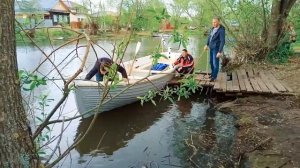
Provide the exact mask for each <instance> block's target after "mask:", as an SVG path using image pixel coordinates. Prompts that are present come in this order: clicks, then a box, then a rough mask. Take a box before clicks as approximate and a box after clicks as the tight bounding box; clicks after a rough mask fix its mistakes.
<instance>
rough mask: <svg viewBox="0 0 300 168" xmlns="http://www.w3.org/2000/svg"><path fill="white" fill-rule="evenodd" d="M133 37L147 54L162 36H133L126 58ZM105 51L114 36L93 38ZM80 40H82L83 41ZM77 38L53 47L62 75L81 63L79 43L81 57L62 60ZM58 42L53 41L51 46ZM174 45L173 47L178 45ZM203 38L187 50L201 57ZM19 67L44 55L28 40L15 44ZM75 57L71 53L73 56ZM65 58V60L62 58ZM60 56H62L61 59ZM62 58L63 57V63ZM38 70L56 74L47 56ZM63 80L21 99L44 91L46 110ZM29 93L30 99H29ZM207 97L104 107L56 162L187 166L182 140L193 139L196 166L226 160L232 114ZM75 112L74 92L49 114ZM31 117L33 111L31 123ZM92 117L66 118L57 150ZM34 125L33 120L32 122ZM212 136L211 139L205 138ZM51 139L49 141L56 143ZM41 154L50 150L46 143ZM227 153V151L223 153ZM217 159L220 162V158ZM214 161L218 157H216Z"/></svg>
mask: <svg viewBox="0 0 300 168" xmlns="http://www.w3.org/2000/svg"><path fill="white" fill-rule="evenodd" d="M137 41H141V42H142V47H141V49H140V51H139V54H138V57H141V56H144V55H149V54H151V53H152V51H153V50H154V49H155V47H156V46H155V45H153V44H158V43H159V42H160V39H158V38H138V39H134V40H133V41H132V42H131V43H130V45H129V47H128V51H127V52H126V55H125V60H129V59H130V55H132V54H133V53H134V51H135V45H136V43H137ZM97 43H98V44H100V45H101V46H102V47H104V48H105V49H106V50H107V51H109V52H110V51H111V50H112V49H113V47H112V45H111V44H112V43H113V41H112V40H110V39H101V40H99V41H98V42H97ZM83 44H84V42H82V43H81V44H80V45H83ZM74 46H75V43H74V44H71V45H68V46H66V47H64V48H63V49H61V50H59V51H58V52H56V53H55V54H54V55H53V56H52V57H51V60H52V61H53V62H54V63H55V64H56V65H59V66H58V69H60V71H62V75H63V77H69V76H70V75H72V74H73V73H74V72H75V71H76V70H77V69H78V67H79V64H80V58H81V57H82V55H83V54H84V49H83V48H81V49H79V51H78V53H79V57H76V56H71V57H70V58H67V60H64V59H65V58H66V56H67V54H68V53H69V52H70V51H72V50H73V49H74ZM55 47H57V45H54V46H53V48H55ZM176 47H177V46H176V45H173V46H172V48H173V49H174V48H176ZM53 48H52V46H50V45H42V49H43V50H44V51H45V52H46V53H50V52H51V50H53ZM202 48H203V42H202V41H201V40H199V39H198V38H193V37H192V38H191V39H190V45H189V46H188V50H189V51H190V52H191V54H192V55H194V56H195V58H196V60H197V58H199V55H200V53H201V50H202ZM96 51H97V55H98V56H107V54H106V53H105V52H103V51H102V50H100V49H99V48H97V47H96ZM17 55H18V66H19V69H26V70H28V71H33V70H34V69H36V67H37V65H38V64H39V63H40V62H41V61H42V60H43V59H44V56H43V55H42V54H41V53H40V52H39V51H38V50H37V49H36V48H35V47H32V46H30V45H29V46H18V47H17ZM72 57H73V58H72ZM63 60H64V61H63ZM95 60H96V54H95V53H93V52H91V53H90V55H89V57H88V60H87V64H86V67H85V68H84V72H83V74H85V73H86V72H87V71H88V70H89V69H90V68H91V67H92V66H93V64H94V61H95ZM62 61H63V62H62ZM197 61H198V66H199V68H200V69H203V68H205V67H206V58H205V57H201V60H197ZM61 62H62V63H61ZM37 72H38V73H39V74H40V75H47V77H49V78H50V79H52V78H54V79H56V78H58V75H59V74H58V73H57V72H56V71H55V70H53V65H51V64H50V63H49V62H45V63H44V64H43V65H42V66H41V67H40V68H39V69H38V71H37ZM62 86H63V83H62V81H57V80H54V81H51V80H50V81H48V85H47V86H45V87H40V88H38V89H37V90H36V91H35V92H34V93H33V94H31V95H28V94H24V96H26V97H25V100H28V101H36V99H35V100H34V99H33V98H34V96H35V95H39V94H47V95H48V97H49V98H52V99H55V100H54V101H53V102H49V106H47V107H46V110H45V111H46V112H47V111H49V110H51V109H52V108H53V106H54V105H55V104H56V103H57V102H58V101H59V99H60V98H61V97H62V90H61V88H62ZM29 98H30V99H29ZM33 104H34V105H35V109H31V110H30V109H28V112H29V113H30V114H33V115H34V116H40V115H41V114H40V113H41V112H40V111H39V110H36V108H37V106H38V103H37V102H34V103H33ZM208 109H209V105H208V103H206V102H205V101H204V100H203V99H202V98H199V96H197V95H195V96H193V97H192V98H191V99H189V100H181V101H179V102H177V103H176V104H171V103H169V102H164V101H162V102H159V103H158V105H157V106H153V105H152V104H150V103H146V104H145V105H144V106H143V107H142V106H141V105H140V103H139V102H137V103H134V104H131V105H128V106H125V107H121V108H119V109H115V110H113V111H110V112H106V113H102V114H101V115H99V117H98V118H97V121H96V123H95V125H94V127H93V128H92V129H91V131H90V133H89V134H87V136H86V137H85V139H84V140H83V142H81V143H80V144H79V145H78V146H77V147H76V148H75V149H74V150H72V151H71V153H70V155H68V156H67V157H66V158H65V159H64V160H62V161H61V162H60V163H59V166H60V167H73V168H74V167H105V168H115V167H142V166H146V167H190V166H191V162H189V161H187V159H188V158H189V156H191V155H192V153H193V152H192V150H191V148H190V147H188V146H187V145H186V144H185V143H186V142H189V141H190V139H193V143H194V145H195V146H197V147H198V148H199V151H198V152H197V154H196V156H194V157H193V160H194V161H195V162H196V163H197V164H198V165H199V166H200V167H207V165H211V167H214V166H217V165H219V164H220V163H222V164H223V165H224V164H227V163H226V162H224V160H225V161H226V160H230V158H227V159H223V160H222V158H224V156H227V157H228V156H230V155H228V154H230V152H231V151H230V148H231V145H232V142H233V140H232V137H233V134H234V128H233V123H234V119H233V117H232V116H228V115H224V114H222V113H219V112H215V111H210V110H208ZM77 113H78V111H77V108H76V104H75V100H74V95H73V94H71V95H70V96H69V97H68V98H67V100H66V102H65V103H64V104H63V106H62V107H61V108H60V109H59V110H58V111H57V112H56V113H55V115H54V116H53V118H52V119H53V120H54V119H57V118H60V119H62V118H63V117H72V116H75V115H76V114H77ZM34 118H35V117H31V118H30V119H31V121H32V123H34V122H33V121H35V119H34ZM91 120H92V119H91V118H87V119H76V120H74V121H72V122H71V123H69V122H66V123H64V128H65V132H64V136H63V137H62V140H61V146H60V147H61V151H63V150H64V149H66V148H67V147H68V146H70V145H71V144H72V142H73V141H74V139H76V138H77V137H78V136H79V135H82V134H84V132H85V130H86V129H87V127H88V126H89V124H90V122H91ZM33 125H34V124H33ZM61 127H62V124H55V125H52V126H51V127H50V128H51V130H52V131H51V133H50V138H51V139H54V138H56V137H57V136H58V135H59V134H60V132H61ZM207 142H210V143H207ZM55 145H56V144H55V143H53V144H51V145H49V147H50V148H54V147H55ZM45 151H46V153H47V154H46V155H45V157H46V158H47V156H48V155H49V154H50V153H51V150H49V149H46V150H45ZM225 158H226V157H225ZM219 160H221V161H222V162H220V161H219ZM216 161H218V162H216Z"/></svg>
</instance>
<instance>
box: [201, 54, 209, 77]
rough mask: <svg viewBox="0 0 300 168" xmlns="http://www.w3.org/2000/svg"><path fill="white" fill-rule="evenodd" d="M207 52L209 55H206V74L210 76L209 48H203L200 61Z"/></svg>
mask: <svg viewBox="0 0 300 168" xmlns="http://www.w3.org/2000/svg"><path fill="white" fill-rule="evenodd" d="M205 52H206V53H207V55H206V56H207V57H206V75H207V76H208V64H209V59H208V58H209V52H208V50H203V51H202V53H201V55H200V57H199V61H200V60H201V58H202V57H203V56H204V54H205Z"/></svg>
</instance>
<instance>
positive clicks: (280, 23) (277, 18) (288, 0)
mask: <svg viewBox="0 0 300 168" xmlns="http://www.w3.org/2000/svg"><path fill="white" fill-rule="evenodd" d="M295 2H296V0H273V3H272V10H271V22H270V24H269V29H268V30H269V32H268V38H267V40H266V41H267V44H268V48H269V49H274V48H275V47H276V46H277V44H278V42H279V41H280V40H281V38H282V37H283V33H284V27H285V24H286V20H287V17H288V15H289V12H290V10H291V8H292V7H293V5H294V4H295Z"/></svg>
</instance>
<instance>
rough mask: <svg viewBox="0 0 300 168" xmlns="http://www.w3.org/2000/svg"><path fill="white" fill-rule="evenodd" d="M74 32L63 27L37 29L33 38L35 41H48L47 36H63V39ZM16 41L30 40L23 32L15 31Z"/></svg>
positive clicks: (24, 41)
mask: <svg viewBox="0 0 300 168" xmlns="http://www.w3.org/2000/svg"><path fill="white" fill-rule="evenodd" d="M75 35H76V33H74V32H72V31H68V30H63V29H49V31H48V32H47V29H37V30H36V32H35V37H34V38H33V39H34V41H35V42H38V43H43V42H49V38H50V39H52V40H55V39H56V38H60V37H63V38H64V39H68V38H71V37H75ZM16 42H17V43H29V42H31V40H30V39H29V38H28V37H27V36H26V35H25V33H24V32H18V31H16Z"/></svg>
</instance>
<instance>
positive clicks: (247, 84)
mask: <svg viewBox="0 0 300 168" xmlns="http://www.w3.org/2000/svg"><path fill="white" fill-rule="evenodd" d="M196 75H197V76H196V79H197V80H198V82H199V85H201V86H202V87H210V88H212V89H213V90H214V91H216V92H217V93H225V94H228V95H243V94H277V95H294V92H293V90H292V89H291V88H290V87H288V86H287V85H285V84H283V83H281V82H280V81H279V80H277V79H276V78H275V77H274V75H273V74H272V73H271V72H269V71H258V70H255V69H239V70H236V71H233V72H231V73H226V72H220V73H219V74H218V78H217V80H216V81H215V82H210V81H209V80H208V79H206V78H207V76H206V75H205V74H203V73H202V74H201V73H200V74H196ZM178 81H179V79H178V78H176V79H174V80H172V81H170V82H169V85H176V84H177V85H178V84H180V83H179V82H178Z"/></svg>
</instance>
